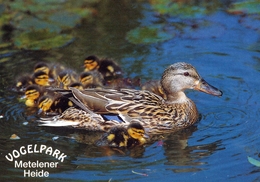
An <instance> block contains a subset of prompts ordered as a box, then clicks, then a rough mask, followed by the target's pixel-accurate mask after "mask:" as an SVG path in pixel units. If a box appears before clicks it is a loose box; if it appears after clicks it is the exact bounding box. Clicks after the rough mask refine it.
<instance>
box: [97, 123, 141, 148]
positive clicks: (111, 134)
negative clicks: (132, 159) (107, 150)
mask: <svg viewBox="0 0 260 182" xmlns="http://www.w3.org/2000/svg"><path fill="white" fill-rule="evenodd" d="M145 143H146V139H145V130H144V127H143V126H142V125H141V124H140V123H139V122H131V123H130V124H129V125H128V126H127V128H125V127H123V126H114V127H113V128H111V129H110V130H109V131H108V132H106V133H105V134H103V136H102V137H101V138H100V139H99V140H98V141H97V142H96V145H97V146H109V147H116V148H127V149H130V148H133V147H135V146H138V145H144V144H145Z"/></svg>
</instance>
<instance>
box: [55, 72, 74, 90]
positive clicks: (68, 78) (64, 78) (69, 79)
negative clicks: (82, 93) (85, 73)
mask: <svg viewBox="0 0 260 182" xmlns="http://www.w3.org/2000/svg"><path fill="white" fill-rule="evenodd" d="M76 77H77V76H76V74H75V73H74V72H73V71H72V70H69V69H68V70H64V71H61V72H60V73H59V74H58V78H57V80H58V83H59V87H60V88H64V89H68V86H69V85H70V84H72V83H74V82H76Z"/></svg>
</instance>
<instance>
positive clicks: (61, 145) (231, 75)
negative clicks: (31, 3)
mask: <svg viewBox="0 0 260 182" xmlns="http://www.w3.org/2000/svg"><path fill="white" fill-rule="evenodd" d="M113 2H114V1H105V2H104V3H100V4H98V5H97V7H96V8H97V10H98V11H97V15H96V17H95V20H96V21H93V22H92V23H89V22H88V21H83V23H82V26H80V27H76V28H75V29H73V30H72V31H73V33H74V34H75V35H76V36H77V37H78V38H77V39H76V41H75V42H73V43H72V44H70V45H68V46H66V47H64V48H61V49H55V50H49V51H38V52H29V51H20V52H16V53H15V54H12V56H11V57H8V58H7V59H6V57H5V58H4V60H2V59H1V60H0V79H1V82H0V115H1V116H2V117H1V118H0V154H1V155H0V163H1V165H0V171H2V175H1V177H0V179H1V181H19V180H25V181H27V180H32V181H33V180H35V179H29V178H24V177H23V169H20V168H14V163H12V162H9V161H7V160H6V158H5V155H7V154H8V153H10V152H12V151H13V150H15V149H19V148H20V147H21V146H27V145H29V144H38V145H46V146H50V147H52V148H53V149H58V150H60V151H61V152H63V153H65V154H66V155H67V156H68V157H67V158H66V159H65V161H64V162H63V163H59V168H53V169H48V171H49V172H50V177H49V178H48V180H50V181H51V180H53V181H57V180H62V181H64V180H68V181H76V180H82V181H86V180H89V181H102V180H103V181H108V180H110V179H111V180H112V181H117V180H118V181H133V180H134V181H147V180H153V181H159V180H162V179H165V180H166V181H172V180H173V179H174V180H175V181H191V180H192V181H203V180H204V181H205V180H207V181H220V180H222V181H227V180H229V181H259V170H258V168H257V167H255V166H253V165H252V164H250V163H249V162H248V161H247V156H251V157H253V158H255V159H257V160H258V159H259V153H260V148H259V146H260V143H259V135H258V133H259V132H260V131H259V130H260V129H259V128H260V127H259V113H260V109H259V93H260V91H259V88H260V85H259V81H258V79H257V78H258V75H259V60H260V56H259V47H257V45H259V33H258V32H257V31H256V29H257V28H254V26H253V25H252V24H251V23H250V16H246V15H244V16H238V15H233V14H227V13H226V12H224V11H222V10H219V11H216V9H214V12H212V13H211V14H208V15H207V16H205V17H204V16H203V15H200V18H199V20H197V19H196V18H194V19H192V21H190V20H186V19H185V20H180V19H179V18H178V17H176V19H175V18H174V17H175V16H172V15H169V14H163V13H161V14H160V13H158V11H159V10H157V11H156V12H155V10H154V9H153V8H151V6H150V4H149V3H142V2H139V1H138V2H135V3H134V2H132V3H129V1H120V3H113ZM214 2H215V1H214ZM217 2H218V3H220V2H219V1H217ZM218 3H217V4H218ZM198 6H202V7H205V6H204V5H198ZM226 6H228V5H227V4H225V5H223V7H226ZM200 10H201V9H200ZM215 11H216V12H215ZM176 16H177V15H176ZM204 19H205V20H204ZM253 21H254V22H255V21H256V22H259V19H255V17H254V18H253ZM157 23H164V24H166V25H167V26H164V28H165V31H167V33H169V32H173V31H176V26H177V25H178V26H180V27H178V26H177V28H178V31H179V32H178V34H176V35H177V36H175V37H174V38H173V39H170V40H167V41H164V42H159V43H152V44H138V45H135V44H132V43H129V42H128V41H127V40H126V39H125V35H126V33H127V32H128V31H130V30H131V29H133V28H136V27H138V26H139V25H142V26H145V25H153V24H157ZM180 23H182V24H180ZM252 27H253V28H252ZM174 33H176V32H174ZM201 35H203V36H201ZM90 54H97V55H100V56H105V57H111V58H115V59H116V60H118V62H119V63H120V64H121V65H122V67H123V69H124V71H125V74H126V75H127V76H131V77H136V76H137V77H141V78H142V81H143V82H144V81H146V80H147V79H159V78H160V76H161V74H162V72H163V69H164V68H165V67H167V66H168V65H169V64H172V63H173V62H177V61H186V62H189V63H191V64H193V65H194V66H195V67H196V68H197V69H198V71H199V73H200V74H201V76H203V78H205V79H206V80H207V81H208V82H210V83H211V84H212V85H215V86H217V87H218V88H220V89H221V90H222V91H223V92H224V95H223V97H222V98H216V97H212V96H208V95H206V94H203V93H198V92H195V91H188V92H187V95H188V96H189V97H190V98H191V99H192V100H194V102H195V103H196V104H197V107H198V110H199V111H200V113H201V120H200V121H199V122H198V123H196V124H195V125H194V126H192V127H190V128H187V129H185V130H182V131H179V132H177V133H171V134H167V135H160V136H153V137H151V141H150V142H149V143H148V144H146V145H145V146H142V147H137V148H134V149H131V150H126V151H124V150H123V151H122V150H118V149H111V148H106V147H97V146H95V145H93V141H95V140H96V138H98V137H100V135H101V134H102V133H96V132H95V133H93V132H86V131H77V130H71V129H64V128H45V127H39V126H37V123H36V120H37V119H38V117H39V116H38V115H37V114H36V111H35V110H33V109H28V108H26V107H25V105H24V103H23V102H21V101H20V100H19V97H20V94H19V93H15V92H13V91H11V90H10V88H11V86H12V84H13V83H14V80H15V79H16V78H17V77H18V76H19V75H21V73H25V72H31V71H32V70H31V68H33V66H34V64H35V63H36V62H38V61H40V60H45V61H46V62H60V63H62V64H64V65H66V66H68V67H71V68H73V69H75V70H76V71H78V72H80V71H81V70H82V69H83V68H82V66H83V59H84V58H85V56H86V55H90ZM12 134H17V135H18V136H19V137H20V138H21V139H20V140H10V139H9V138H10V136H11V135H12ZM19 160H24V161H28V160H31V161H37V160H39V161H46V162H47V161H54V162H55V161H58V160H57V159H54V158H53V157H52V156H50V155H46V154H30V155H24V156H22V157H21V158H19ZM133 171H134V172H133ZM135 172H136V173H135ZM37 180H38V179H37ZM39 180H41V179H40V178H39ZM44 180H45V179H44Z"/></svg>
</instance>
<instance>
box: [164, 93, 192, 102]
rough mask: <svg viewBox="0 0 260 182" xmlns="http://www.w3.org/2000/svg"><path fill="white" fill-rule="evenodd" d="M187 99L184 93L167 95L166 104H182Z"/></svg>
mask: <svg viewBox="0 0 260 182" xmlns="http://www.w3.org/2000/svg"><path fill="white" fill-rule="evenodd" d="M188 100H189V98H188V97H187V96H186V95H185V93H184V92H182V91H180V92H175V93H173V94H168V95H167V100H166V101H167V102H168V103H184V102H187V101H188Z"/></svg>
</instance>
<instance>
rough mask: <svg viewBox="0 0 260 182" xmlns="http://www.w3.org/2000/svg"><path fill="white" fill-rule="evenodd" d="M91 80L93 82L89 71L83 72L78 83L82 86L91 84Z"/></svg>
mask: <svg viewBox="0 0 260 182" xmlns="http://www.w3.org/2000/svg"><path fill="white" fill-rule="evenodd" d="M93 80H94V78H93V75H92V74H91V72H89V71H85V72H83V73H81V74H80V82H81V83H82V84H83V85H90V84H93Z"/></svg>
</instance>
